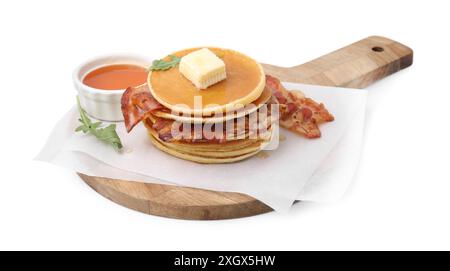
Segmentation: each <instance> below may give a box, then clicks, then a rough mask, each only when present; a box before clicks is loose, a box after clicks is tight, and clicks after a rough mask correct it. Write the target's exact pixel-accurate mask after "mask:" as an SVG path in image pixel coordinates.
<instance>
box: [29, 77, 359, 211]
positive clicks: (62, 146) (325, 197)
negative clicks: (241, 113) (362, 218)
mask: <svg viewBox="0 0 450 271" xmlns="http://www.w3.org/2000/svg"><path fill="white" fill-rule="evenodd" d="M283 84H284V85H285V87H286V88H287V89H297V90H301V91H303V92H304V93H305V95H306V96H307V97H311V98H313V99H314V100H316V101H318V102H323V103H324V104H325V106H326V108H327V109H328V110H329V111H330V112H331V113H332V114H333V115H334V117H335V121H333V122H330V123H325V124H323V125H321V126H320V129H321V131H322V137H321V138H319V139H306V138H303V137H300V136H298V135H296V134H294V133H291V132H289V131H287V130H284V129H283V128H280V134H281V135H282V138H283V137H285V140H283V141H282V142H280V145H279V147H278V148H277V149H276V150H271V151H266V152H267V155H264V156H255V157H252V158H250V159H247V160H245V161H241V162H237V163H233V164H222V165H203V164H197V163H193V162H189V161H185V160H181V159H178V158H175V157H173V156H170V155H168V154H166V153H164V152H161V151H159V150H158V149H156V148H155V147H153V145H152V144H151V142H150V140H149V139H148V137H147V132H146V130H145V128H144V126H143V125H139V126H138V127H136V128H135V129H134V130H133V131H132V132H131V133H130V134H127V133H126V131H125V127H124V125H123V123H118V124H117V132H118V134H119V136H120V138H121V140H122V143H123V145H124V150H123V151H121V152H116V151H115V150H114V149H113V148H112V147H110V146H108V145H105V144H103V143H102V142H100V141H98V140H97V139H96V138H95V137H93V136H91V135H84V134H82V133H75V132H74V129H75V128H76V127H77V126H78V122H77V119H78V112H77V110H76V108H75V107H73V108H72V109H70V110H69V112H68V113H67V114H66V115H65V116H64V117H63V118H62V119H61V120H60V121H59V122H58V123H57V125H56V126H55V128H54V129H53V131H52V133H51V134H50V137H49V139H48V141H47V143H46V144H45V146H44V148H43V149H42V151H41V152H40V153H39V155H38V156H37V157H36V160H40V161H46V162H50V163H53V164H56V165H59V166H62V167H66V168H69V169H71V170H74V171H77V172H81V173H84V174H87V175H95V176H103V177H109V178H118V179H124V180H132V181H143V182H150V183H161V184H172V185H181V186H188V187H196V188H203V189H210V190H217V191H229V192H240V193H245V194H248V195H251V196H253V197H255V198H257V199H258V200H260V201H262V202H264V203H266V204H267V205H269V206H270V207H272V208H273V209H275V210H276V211H282V212H284V211H287V210H289V208H290V207H291V205H292V203H293V201H294V200H296V199H297V200H307V201H318V202H321V201H331V200H336V199H338V198H339V197H340V196H341V195H342V194H343V193H344V192H345V190H346V189H347V187H348V185H349V183H350V182H351V180H352V178H353V175H354V172H355V170H356V168H357V164H358V160H359V153H360V148H361V142H362V134H363V128H364V113H365V105H366V97H367V91H366V90H360V89H348V88H331V87H321V86H312V85H303V84H293V83H283ZM105 124H106V123H105Z"/></svg>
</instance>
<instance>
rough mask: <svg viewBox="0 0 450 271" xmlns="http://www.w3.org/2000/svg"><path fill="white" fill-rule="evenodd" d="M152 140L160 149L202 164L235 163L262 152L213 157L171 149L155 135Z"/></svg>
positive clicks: (151, 137)
mask: <svg viewBox="0 0 450 271" xmlns="http://www.w3.org/2000/svg"><path fill="white" fill-rule="evenodd" d="M150 140H151V141H152V143H153V145H154V146H155V147H156V148H158V149H159V150H161V151H163V152H165V153H168V154H170V155H172V156H175V157H178V158H181V159H184V160H188V161H191V162H196V163H200V164H226V163H234V162H238V161H241V160H244V159H247V158H249V157H252V156H254V155H255V154H257V153H258V152H260V150H257V151H255V152H250V153H247V154H244V155H240V156H233V157H223V158H213V157H205V156H199V155H192V154H187V153H183V152H179V151H176V150H174V149H170V148H168V147H166V146H164V145H162V144H161V143H160V142H159V141H158V140H156V139H155V138H154V137H153V136H150Z"/></svg>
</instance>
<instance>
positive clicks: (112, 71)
mask: <svg viewBox="0 0 450 271" xmlns="http://www.w3.org/2000/svg"><path fill="white" fill-rule="evenodd" d="M146 81H147V70H146V69H145V68H143V67H140V66H137V65H128V64H116V65H109V66H104V67H100V68H97V69H95V70H93V71H91V72H89V73H88V74H87V75H86V76H85V77H84V78H83V84H85V85H87V86H90V87H92V88H96V89H103V90H121V89H126V88H128V87H137V86H140V85H142V84H144V83H145V82H146Z"/></svg>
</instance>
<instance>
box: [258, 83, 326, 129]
mask: <svg viewBox="0 0 450 271" xmlns="http://www.w3.org/2000/svg"><path fill="white" fill-rule="evenodd" d="M266 85H267V86H268V87H270V88H271V89H272V93H273V96H272V99H273V101H272V102H273V103H276V104H279V106H280V126H282V127H284V128H286V129H289V130H291V131H293V132H295V133H298V134H300V135H304V136H306V137H307V138H317V137H320V136H321V133H320V129H319V124H320V123H323V122H329V121H333V120H334V117H333V115H331V114H330V113H329V112H328V110H327V109H326V108H325V106H324V105H323V104H322V103H321V104H318V103H316V102H315V101H314V100H312V99H310V98H306V97H305V96H304V95H303V93H301V92H298V91H289V90H286V89H285V88H284V87H283V85H282V84H281V83H280V80H278V79H277V78H275V77H273V76H270V75H266Z"/></svg>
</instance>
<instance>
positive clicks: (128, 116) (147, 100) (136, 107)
mask: <svg viewBox="0 0 450 271" xmlns="http://www.w3.org/2000/svg"><path fill="white" fill-rule="evenodd" d="M121 104H122V113H123V118H124V120H125V127H126V128H127V132H130V131H131V130H132V129H133V127H134V126H136V124H138V123H139V122H140V121H142V120H143V119H145V118H146V117H148V115H149V114H151V112H152V111H154V110H157V109H163V108H164V106H163V105H162V104H160V103H159V102H158V101H157V100H156V99H155V98H153V96H152V95H151V93H150V90H149V88H148V85H147V84H144V85H141V86H138V87H129V88H127V89H126V90H125V92H124V93H123V95H122V100H121Z"/></svg>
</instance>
